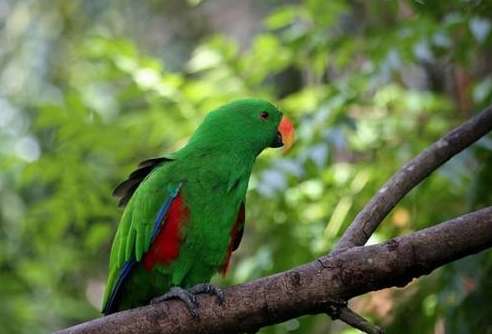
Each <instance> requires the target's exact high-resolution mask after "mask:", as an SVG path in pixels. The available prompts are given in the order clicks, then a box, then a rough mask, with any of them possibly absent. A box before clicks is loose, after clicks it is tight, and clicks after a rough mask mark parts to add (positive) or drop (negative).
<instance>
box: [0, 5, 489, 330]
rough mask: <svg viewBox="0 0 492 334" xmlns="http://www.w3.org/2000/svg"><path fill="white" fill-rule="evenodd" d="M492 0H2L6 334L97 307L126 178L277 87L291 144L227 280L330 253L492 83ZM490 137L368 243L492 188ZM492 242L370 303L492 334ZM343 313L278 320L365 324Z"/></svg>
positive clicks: (366, 308) (411, 320)
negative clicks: (215, 118) (207, 123)
mask: <svg viewBox="0 0 492 334" xmlns="http://www.w3.org/2000/svg"><path fill="white" fill-rule="evenodd" d="M491 29H492V3H491V2H490V1H479V0H476V1H473V0H468V1H467V0H454V1H445V0H440V1H438V0H433V1H430V0H420V1H405V0H401V1H392V0H387V1H362V0H359V1H356V0H353V1H349V0H330V1H325V0H306V1H276V0H265V1H260V0H246V1H244V0H243V1H227V0H203V1H200V0H188V1H184V0H169V1H157V0H150V1H130V0H122V1H116V0H86V1H82V0H70V1H66V0H52V1H48V0H25V1H14V0H0V172H1V174H0V324H1V325H0V332H1V333H14V334H15V333H46V332H49V331H52V330H55V329H59V328H62V327H66V326H68V325H73V324H75V323H78V322H82V321H85V320H88V319H91V318H95V317H98V316H100V314H99V307H100V299H101V294H102V290H103V284H104V280H105V277H106V266H107V261H108V253H109V249H110V245H111V240H112V236H113V233H114V231H115V229H116V225H117V223H118V219H119V216H120V214H121V209H119V208H117V206H116V202H115V200H114V199H113V198H111V190H112V188H113V187H114V186H115V185H116V184H117V183H118V182H119V181H120V180H122V179H123V178H124V177H125V176H126V175H127V174H128V173H129V172H130V171H131V169H132V168H133V167H134V166H135V165H136V163H137V162H138V161H140V160H143V159H146V158H149V157H154V156H158V155H159V154H162V153H164V152H170V151H174V150H176V149H177V148H179V147H180V146H182V145H183V144H184V143H185V142H186V140H187V138H188V137H189V136H190V134H191V133H192V131H193V129H194V128H195V127H196V126H197V125H198V124H199V123H200V121H201V119H202V118H203V116H204V115H205V113H206V112H207V111H210V110H211V109H213V108H214V107H216V106H219V105H220V104H222V103H225V102H227V101H230V100H231V99H234V98H237V97H245V96H255V97H262V98H266V99H270V100H271V101H273V102H275V103H276V104H277V105H278V106H280V108H281V109H282V110H283V111H284V112H285V113H286V114H288V115H289V116H290V117H291V118H292V119H294V120H295V123H296V126H297V129H298V131H297V135H298V140H297V144H296V146H295V147H294V149H293V151H292V152H291V154H289V155H286V156H283V155H282V154H280V152H278V151H275V150H269V152H265V153H264V154H263V155H262V156H261V157H260V158H259V159H258V162H257V164H256V166H255V169H254V174H253V177H252V180H251V185H250V191H249V193H248V199H247V228H246V233H245V237H244V239H243V243H242V245H241V247H240V250H239V252H238V253H237V254H236V256H235V257H234V260H233V261H234V262H233V267H232V270H231V272H230V273H229V275H228V276H227V278H226V279H221V278H218V279H217V280H216V282H217V283H218V284H219V285H230V284H237V283H241V282H245V281H248V280H253V279H255V278H258V277H261V276H265V275H268V274H271V273H275V272H279V271H283V270H286V269H288V268H291V267H293V266H296V265H300V264H303V263H305V262H307V261H310V260H312V259H314V258H315V257H317V256H320V255H323V254H326V253H327V252H329V250H330V249H331V247H333V245H334V243H335V242H336V240H337V239H338V238H339V237H340V235H341V233H343V231H344V230H345V228H346V227H347V225H348V224H349V223H350V222H351V220H352V219H353V217H354V216H355V215H356V213H357V212H358V211H359V210H360V209H361V208H362V207H363V205H364V204H365V203H366V201H367V200H368V199H369V198H370V197H371V196H372V195H373V194H374V192H375V191H376V190H377V189H378V187H379V186H380V185H381V184H382V183H383V182H384V181H385V180H386V179H387V178H388V177H389V176H390V175H391V174H392V173H393V172H394V171H396V170H397V169H398V168H399V166H401V165H402V164H403V163H404V162H405V161H407V160H408V159H410V158H411V157H413V156H414V155H416V154H417V153H418V152H420V151H421V150H422V149H424V148H425V147H426V146H427V145H429V144H430V143H432V142H433V141H434V140H436V139H437V138H439V136H441V135H442V134H443V133H445V132H446V131H447V130H449V129H451V128H452V127H454V126H456V125H458V124H460V123H461V122H463V121H464V120H466V119H468V118H470V117H471V116H473V114H474V113H475V112H477V111H479V110H480V109H481V108H483V107H485V106H487V105H488V104H490V102H491V98H492V75H491V69H492V31H491ZM491 186H492V137H491V136H488V137H486V138H483V139H482V140H480V141H479V142H478V143H477V144H475V145H474V146H473V147H471V148H469V149H467V150H466V151H465V152H463V153H462V154H460V155H459V156H457V157H455V158H454V159H452V160H451V161H450V162H449V163H447V164H446V165H445V166H443V167H442V168H441V169H439V171H437V172H436V173H435V174H433V175H432V177H431V178H430V179H428V180H427V181H425V182H424V183H423V184H422V185H420V186H419V187H418V189H416V190H414V191H412V192H411V193H410V194H409V195H408V196H407V197H406V198H405V199H404V200H403V201H402V202H401V203H400V205H398V207H397V208H396V209H395V210H393V212H392V213H391V214H390V216H389V217H388V218H387V219H386V220H385V222H384V224H383V226H382V227H381V228H380V229H379V230H378V231H377V232H376V233H375V235H374V236H373V237H372V238H371V240H370V242H371V243H375V242H380V241H383V240H386V239H388V238H391V237H393V236H397V235H402V234H406V233H410V232H412V231H415V230H418V229H420V228H423V227H426V226H429V225H432V224H436V223H439V222H441V221H444V220H447V219H449V218H452V217H454V216H457V215H460V214H463V213H465V212H468V211H470V210H473V209H477V208H480V207H484V206H487V205H490V203H492V191H491ZM491 300H492V253H491V252H490V251H489V252H485V253H482V254H480V255H477V256H473V257H470V258H467V259H465V260H462V261H458V262H456V263H454V264H451V265H447V266H445V267H443V268H441V269H439V270H437V271H435V272H434V273H432V274H431V275H429V276H427V277H425V278H422V279H420V280H418V281H414V282H413V283H411V284H410V285H409V286H407V287H406V288H403V289H387V290H383V291H379V292H375V293H370V294H367V295H365V296H362V297H360V298H356V299H354V300H353V301H352V305H353V307H354V308H355V309H356V310H357V311H359V312H362V314H364V315H365V316H367V317H369V318H370V319H372V320H373V321H375V322H377V323H378V324H381V325H383V326H384V327H386V328H387V332H388V333H417V332H418V333H436V334H443V333H492V302H491ZM355 332H356V331H355V330H353V329H350V328H347V327H345V326H344V325H343V324H341V323H339V322H332V321H331V320H329V319H328V318H327V317H326V316H306V317H302V318H299V319H296V320H291V321H288V322H285V323H282V324H279V325H276V326H272V327H269V328H265V329H263V330H262V331H261V333H263V334H267V333H272V334H273V333H314V334H316V333H344V334H349V333H355Z"/></svg>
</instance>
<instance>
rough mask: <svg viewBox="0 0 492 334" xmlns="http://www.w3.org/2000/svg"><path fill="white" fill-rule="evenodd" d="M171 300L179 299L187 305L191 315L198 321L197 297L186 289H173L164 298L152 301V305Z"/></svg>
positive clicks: (160, 297)
mask: <svg viewBox="0 0 492 334" xmlns="http://www.w3.org/2000/svg"><path fill="white" fill-rule="evenodd" d="M169 299H179V300H181V301H182V302H183V303H185V305H186V307H187V308H188V310H189V311H190V313H191V316H192V317H193V319H198V318H199V316H198V300H197V298H196V296H195V295H194V294H193V293H192V292H189V291H187V290H185V289H182V288H179V287H173V288H171V289H170V290H169V291H168V292H167V293H165V294H163V295H162V296H159V297H156V298H154V299H152V300H151V301H150V303H151V304H157V303H162V302H163V301H166V300H169Z"/></svg>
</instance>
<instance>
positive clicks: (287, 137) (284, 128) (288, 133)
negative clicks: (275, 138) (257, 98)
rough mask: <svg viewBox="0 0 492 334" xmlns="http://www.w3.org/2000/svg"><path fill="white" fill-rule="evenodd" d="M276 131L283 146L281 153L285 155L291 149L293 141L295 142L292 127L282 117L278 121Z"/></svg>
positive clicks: (289, 122)
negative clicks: (280, 137)
mask: <svg viewBox="0 0 492 334" xmlns="http://www.w3.org/2000/svg"><path fill="white" fill-rule="evenodd" d="M277 130H278V132H279V133H280V135H281V136H282V143H283V144H284V146H283V151H284V153H287V151H288V150H289V149H290V148H291V147H292V145H294V140H295V131H294V125H292V122H291V121H290V120H289V119H288V118H287V117H286V116H282V119H281V120H280V123H279V125H278V128H277Z"/></svg>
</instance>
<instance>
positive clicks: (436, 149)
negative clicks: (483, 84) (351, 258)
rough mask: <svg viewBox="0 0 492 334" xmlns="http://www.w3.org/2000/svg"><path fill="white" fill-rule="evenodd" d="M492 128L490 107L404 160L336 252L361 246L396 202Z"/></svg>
mask: <svg viewBox="0 0 492 334" xmlns="http://www.w3.org/2000/svg"><path fill="white" fill-rule="evenodd" d="M491 130H492V106H490V107H488V108H487V109H485V110H484V111H482V112H481V113H479V114H478V115H476V116H475V117H473V118H472V119H470V120H469V121H467V122H466V123H463V124H462V125H461V126H459V127H457V128H455V129H454V130H452V131H451V132H449V133H448V134H446V135H445V136H444V137H442V138H441V139H439V140H438V141H437V142H435V143H434V144H432V145H431V146H429V147H428V148H427V149H426V150H424V151H423V152H422V153H420V154H419V155H418V156H416V157H415V158H414V159H412V160H411V161H409V162H408V163H406V164H405V165H404V166H403V167H402V168H400V170H399V171H398V172H397V173H396V174H394V175H393V177H392V178H391V179H390V180H389V181H387V182H386V183H385V184H384V185H383V186H382V187H381V189H380V190H379V191H378V192H377V193H376V195H375V196H374V197H373V198H372V199H371V200H370V201H369V203H367V205H366V206H365V207H364V209H362V211H360V212H359V214H358V215H357V216H356V217H355V219H354V221H353V222H352V224H351V225H350V226H349V228H348V229H347V230H346V231H345V233H344V234H343V236H342V238H341V239H340V241H339V242H338V244H337V246H336V248H335V252H336V251H339V250H342V249H346V248H350V247H354V246H363V245H364V244H365V243H366V242H367V240H368V239H369V238H370V236H371V235H372V233H373V232H374V231H375V230H376V228H377V227H378V226H379V224H380V223H381V222H382V221H383V219H384V218H385V217H386V216H387V215H388V213H389V212H390V211H391V210H392V209H393V208H394V207H395V206H396V204H397V203H398V202H399V201H400V200H401V199H402V198H403V197H404V196H405V195H406V194H407V193H408V192H409V191H410V190H412V189H413V188H414V187H415V186H417V185H418V184H419V183H420V182H421V181H422V180H424V179H425V178H426V177H427V176H429V174H431V173H432V172H433V171H434V170H436V169H437V168H438V167H439V166H441V165H442V164H443V163H445V162H446V161H448V160H449V159H451V158H452V157H453V156H455V155H456V154H458V153H459V152H461V151H462V150H464V149H465V148H466V147H468V146H470V145H471V144H473V143H474V142H475V141H477V140H478V139H480V138H481V137H483V136H484V135H486V134H487V133H488V132H489V131H491Z"/></svg>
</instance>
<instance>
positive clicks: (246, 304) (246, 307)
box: [58, 207, 492, 334]
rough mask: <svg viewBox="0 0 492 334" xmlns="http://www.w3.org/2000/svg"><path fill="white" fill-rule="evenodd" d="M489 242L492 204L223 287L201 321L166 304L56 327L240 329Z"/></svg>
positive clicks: (397, 279) (207, 299) (323, 305)
mask: <svg viewBox="0 0 492 334" xmlns="http://www.w3.org/2000/svg"><path fill="white" fill-rule="evenodd" d="M490 247H492V207H489V208H485V209H482V210H479V211H476V212H473V213H470V214H467V215H464V216H461V217H459V218H456V219H453V220H451V221H448V222H446V223H442V224H439V225H436V226H433V227H430V228H427V229H424V230H421V231H419V232H415V233H412V234H410V235H407V236H404V237H399V238H395V239H392V240H390V241H389V242H386V243H384V244H380V245H374V246H365V247H354V248H350V249H348V250H346V251H344V252H339V253H338V254H335V255H331V256H325V257H322V258H319V259H318V260H316V261H314V262H312V263H309V264H306V265H303V266H300V267H297V268H294V269H292V270H289V271H287V272H283V273H280V274H276V275H273V276H269V277H265V278H262V279H258V280H256V281H253V282H250V283H246V284H242V285H238V286H234V287H231V288H227V289H225V290H224V291H225V296H226V301H225V304H224V305H223V306H220V305H218V304H217V302H216V299H215V298H214V297H211V296H200V297H199V302H200V319H199V320H193V319H192V318H191V316H190V314H189V313H188V311H187V310H186V308H185V306H184V305H183V304H182V303H180V302H179V301H168V302H165V303H162V304H158V305H149V306H145V307H141V308H137V309H133V310H129V311H124V312H120V313H116V314H113V315H110V316H107V317H104V318H100V319H96V320H92V321H89V322H86V323H83V324H80V325H77V326H74V327H71V328H68V329H65V330H62V331H60V332H58V333H59V334H66V333H72V334H78V333H102V334H104V333H173V334H174V333H238V332H250V331H254V330H256V329H257V328H260V327H263V326H266V325H271V324H274V323H279V322H281V321H285V320H288V319H291V318H294V317H298V316H301V315H305V314H315V313H322V312H324V310H326V309H327V307H328V305H329V304H330V303H331V302H332V301H333V300H334V299H349V298H352V297H354V296H358V295H361V294H364V293H366V292H369V291H374V290H379V289H382V288H387V287H391V286H400V287H401V286H404V285H406V284H407V283H408V282H410V281H411V280H412V279H413V278H415V277H419V276H421V275H424V274H428V273H430V272H431V271H432V270H434V269H436V268H438V267H439V266H442V265H444V264H446V263H449V262H451V261H454V260H457V259H459V258H462V257H464V256H467V255H470V254H474V253H476V252H479V251H482V250H484V249H487V248H490Z"/></svg>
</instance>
